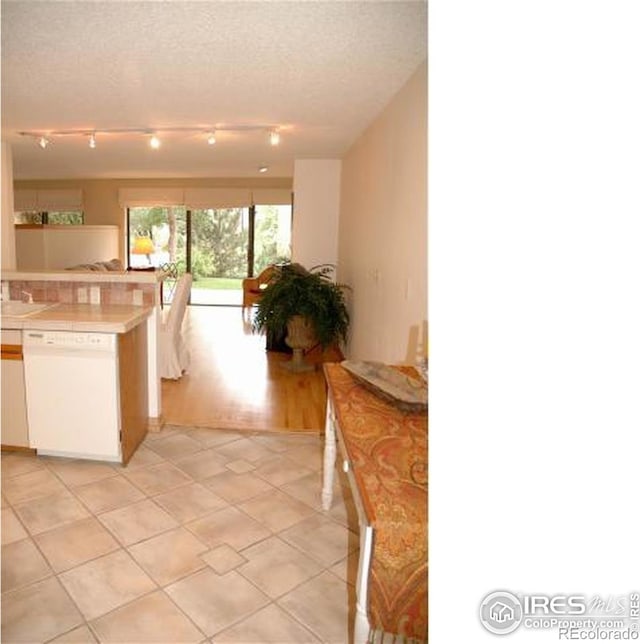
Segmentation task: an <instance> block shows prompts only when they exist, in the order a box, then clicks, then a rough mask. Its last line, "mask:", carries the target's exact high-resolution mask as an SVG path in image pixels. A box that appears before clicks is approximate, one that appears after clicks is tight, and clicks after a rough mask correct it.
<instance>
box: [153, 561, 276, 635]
mask: <svg viewBox="0 0 640 644" xmlns="http://www.w3.org/2000/svg"><path fill="white" fill-rule="evenodd" d="M165 590H166V592H167V594H168V595H169V596H170V597H171V598H172V599H173V601H174V602H175V603H176V604H178V606H179V607H180V608H181V609H182V610H183V611H184V612H185V613H186V614H187V615H188V616H189V617H190V618H191V619H192V620H193V621H194V622H195V624H196V625H197V626H198V628H200V629H201V630H202V631H203V632H204V633H205V634H206V635H207V636H211V635H214V634H215V633H217V632H219V631H221V630H223V629H225V628H227V627H229V626H231V625H232V624H233V623H235V622H237V621H239V620H241V619H243V618H244V617H247V616H248V615H250V614H251V613H253V612H254V611H256V610H258V609H259V608H261V607H262V606H265V605H266V604H268V603H269V598H268V597H267V596H266V595H264V594H263V593H261V592H260V591H259V590H258V589H257V588H256V587H255V586H254V585H253V584H251V583H249V582H248V581H247V580H246V579H244V577H241V576H240V575H239V574H238V573H237V572H235V571H232V572H229V573H227V574H226V575H222V576H220V575H217V574H216V573H215V572H214V571H213V570H211V569H210V568H206V569H205V570H202V571H200V572H197V573H195V574H193V575H191V576H189V577H187V578H186V579H182V580H181V581H178V582H176V583H175V584H171V585H170V586H167V588H166V589H165Z"/></svg>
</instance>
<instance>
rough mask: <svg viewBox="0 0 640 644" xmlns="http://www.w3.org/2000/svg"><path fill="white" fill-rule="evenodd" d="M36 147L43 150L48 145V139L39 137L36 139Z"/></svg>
mask: <svg viewBox="0 0 640 644" xmlns="http://www.w3.org/2000/svg"><path fill="white" fill-rule="evenodd" d="M38 145H39V146H40V147H41V148H42V149H43V150H44V149H45V148H46V147H47V146H48V145H49V139H48V138H47V137H46V136H41V137H40V138H39V139H38Z"/></svg>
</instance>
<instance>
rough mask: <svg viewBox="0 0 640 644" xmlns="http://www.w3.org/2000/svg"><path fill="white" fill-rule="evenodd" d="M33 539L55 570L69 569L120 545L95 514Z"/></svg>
mask: <svg viewBox="0 0 640 644" xmlns="http://www.w3.org/2000/svg"><path fill="white" fill-rule="evenodd" d="M34 541H35V542H36V543H37V544H38V547H39V548H40V550H41V551H42V552H43V553H44V556H45V557H46V558H47V560H48V562H49V564H50V565H51V567H52V568H53V569H54V570H55V571H56V572H62V571H63V570H68V569H69V568H73V567H75V566H78V565H80V564H83V563H85V562H86V561H89V560H91V559H95V558H97V557H101V556H102V555H106V554H107V553H109V552H112V551H113V550H117V549H118V548H119V547H120V546H119V544H118V542H117V541H116V540H115V539H114V538H113V537H112V536H111V535H110V534H109V532H108V531H107V530H106V529H105V528H104V527H103V526H102V524H101V523H100V522H99V521H98V520H97V519H95V518H93V517H90V518H88V519H81V520H80V521H75V522H74V523H70V524H68V525H65V526H62V527H61V528H56V529H54V530H49V531H48V532H45V533H43V534H39V535H37V536H36V537H34Z"/></svg>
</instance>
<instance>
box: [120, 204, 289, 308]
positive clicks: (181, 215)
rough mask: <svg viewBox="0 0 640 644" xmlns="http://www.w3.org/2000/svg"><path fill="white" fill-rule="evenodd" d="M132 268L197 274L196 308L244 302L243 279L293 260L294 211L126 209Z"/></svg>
mask: <svg viewBox="0 0 640 644" xmlns="http://www.w3.org/2000/svg"><path fill="white" fill-rule="evenodd" d="M127 214H128V217H127V225H128V241H129V244H128V257H127V261H128V266H129V267H131V268H132V269H137V270H141V269H145V268H149V269H153V268H159V267H163V266H165V265H175V266H176V267H177V272H178V274H182V273H184V272H185V271H186V272H189V273H191V274H192V275H193V285H192V289H191V304H217V305H232V306H233V305H237V306H240V304H241V303H242V279H243V278H245V277H247V276H253V275H257V274H259V273H260V272H261V271H262V270H263V269H264V268H265V267H266V266H268V265H269V264H272V263H275V262H280V261H284V260H287V259H290V257H291V206H279V205H255V206H251V207H246V208H205V209H192V210H187V209H186V208H185V207H184V206H163V207H160V206H154V207H136V208H128V209H127Z"/></svg>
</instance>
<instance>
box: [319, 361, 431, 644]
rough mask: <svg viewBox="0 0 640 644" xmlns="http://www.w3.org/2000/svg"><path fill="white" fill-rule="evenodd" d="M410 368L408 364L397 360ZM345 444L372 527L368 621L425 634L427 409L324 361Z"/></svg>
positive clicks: (390, 629) (409, 370) (380, 626)
mask: <svg viewBox="0 0 640 644" xmlns="http://www.w3.org/2000/svg"><path fill="white" fill-rule="evenodd" d="M398 369H400V370H401V371H404V372H405V373H408V374H409V375H417V374H416V372H415V370H414V369H413V368H412V367H398ZM324 372H325V377H326V380H327V384H328V386H329V393H330V396H331V399H332V401H333V406H334V411H335V415H336V418H337V421H338V425H339V427H340V431H341V434H342V438H343V441H344V447H345V449H346V451H347V454H348V456H349V460H350V461H351V467H352V470H353V474H354V477H355V480H356V484H357V486H358V491H359V493H360V496H361V498H362V502H363V505H364V510H365V513H366V515H367V519H368V521H369V523H370V524H371V525H372V527H373V553H372V561H371V568H370V572H369V601H368V612H369V623H370V625H371V627H372V628H375V629H379V630H383V631H385V632H387V633H396V634H399V635H404V636H405V637H407V638H414V639H417V640H424V641H426V640H427V617H428V615H427V574H428V572H427V571H428V565H427V415H426V414H425V413H422V414H420V413H408V412H404V411H401V410H399V409H398V408H397V407H395V406H394V405H393V404H390V403H389V402H387V401H385V400H383V399H382V398H381V397H379V396H376V395H375V394H373V393H371V392H370V391H368V390H367V389H365V388H364V387H363V386H362V385H360V384H358V382H357V381H356V380H355V378H353V376H352V375H351V374H350V373H349V372H348V371H346V370H345V369H343V368H342V367H341V366H340V365H339V364H325V365H324Z"/></svg>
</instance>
